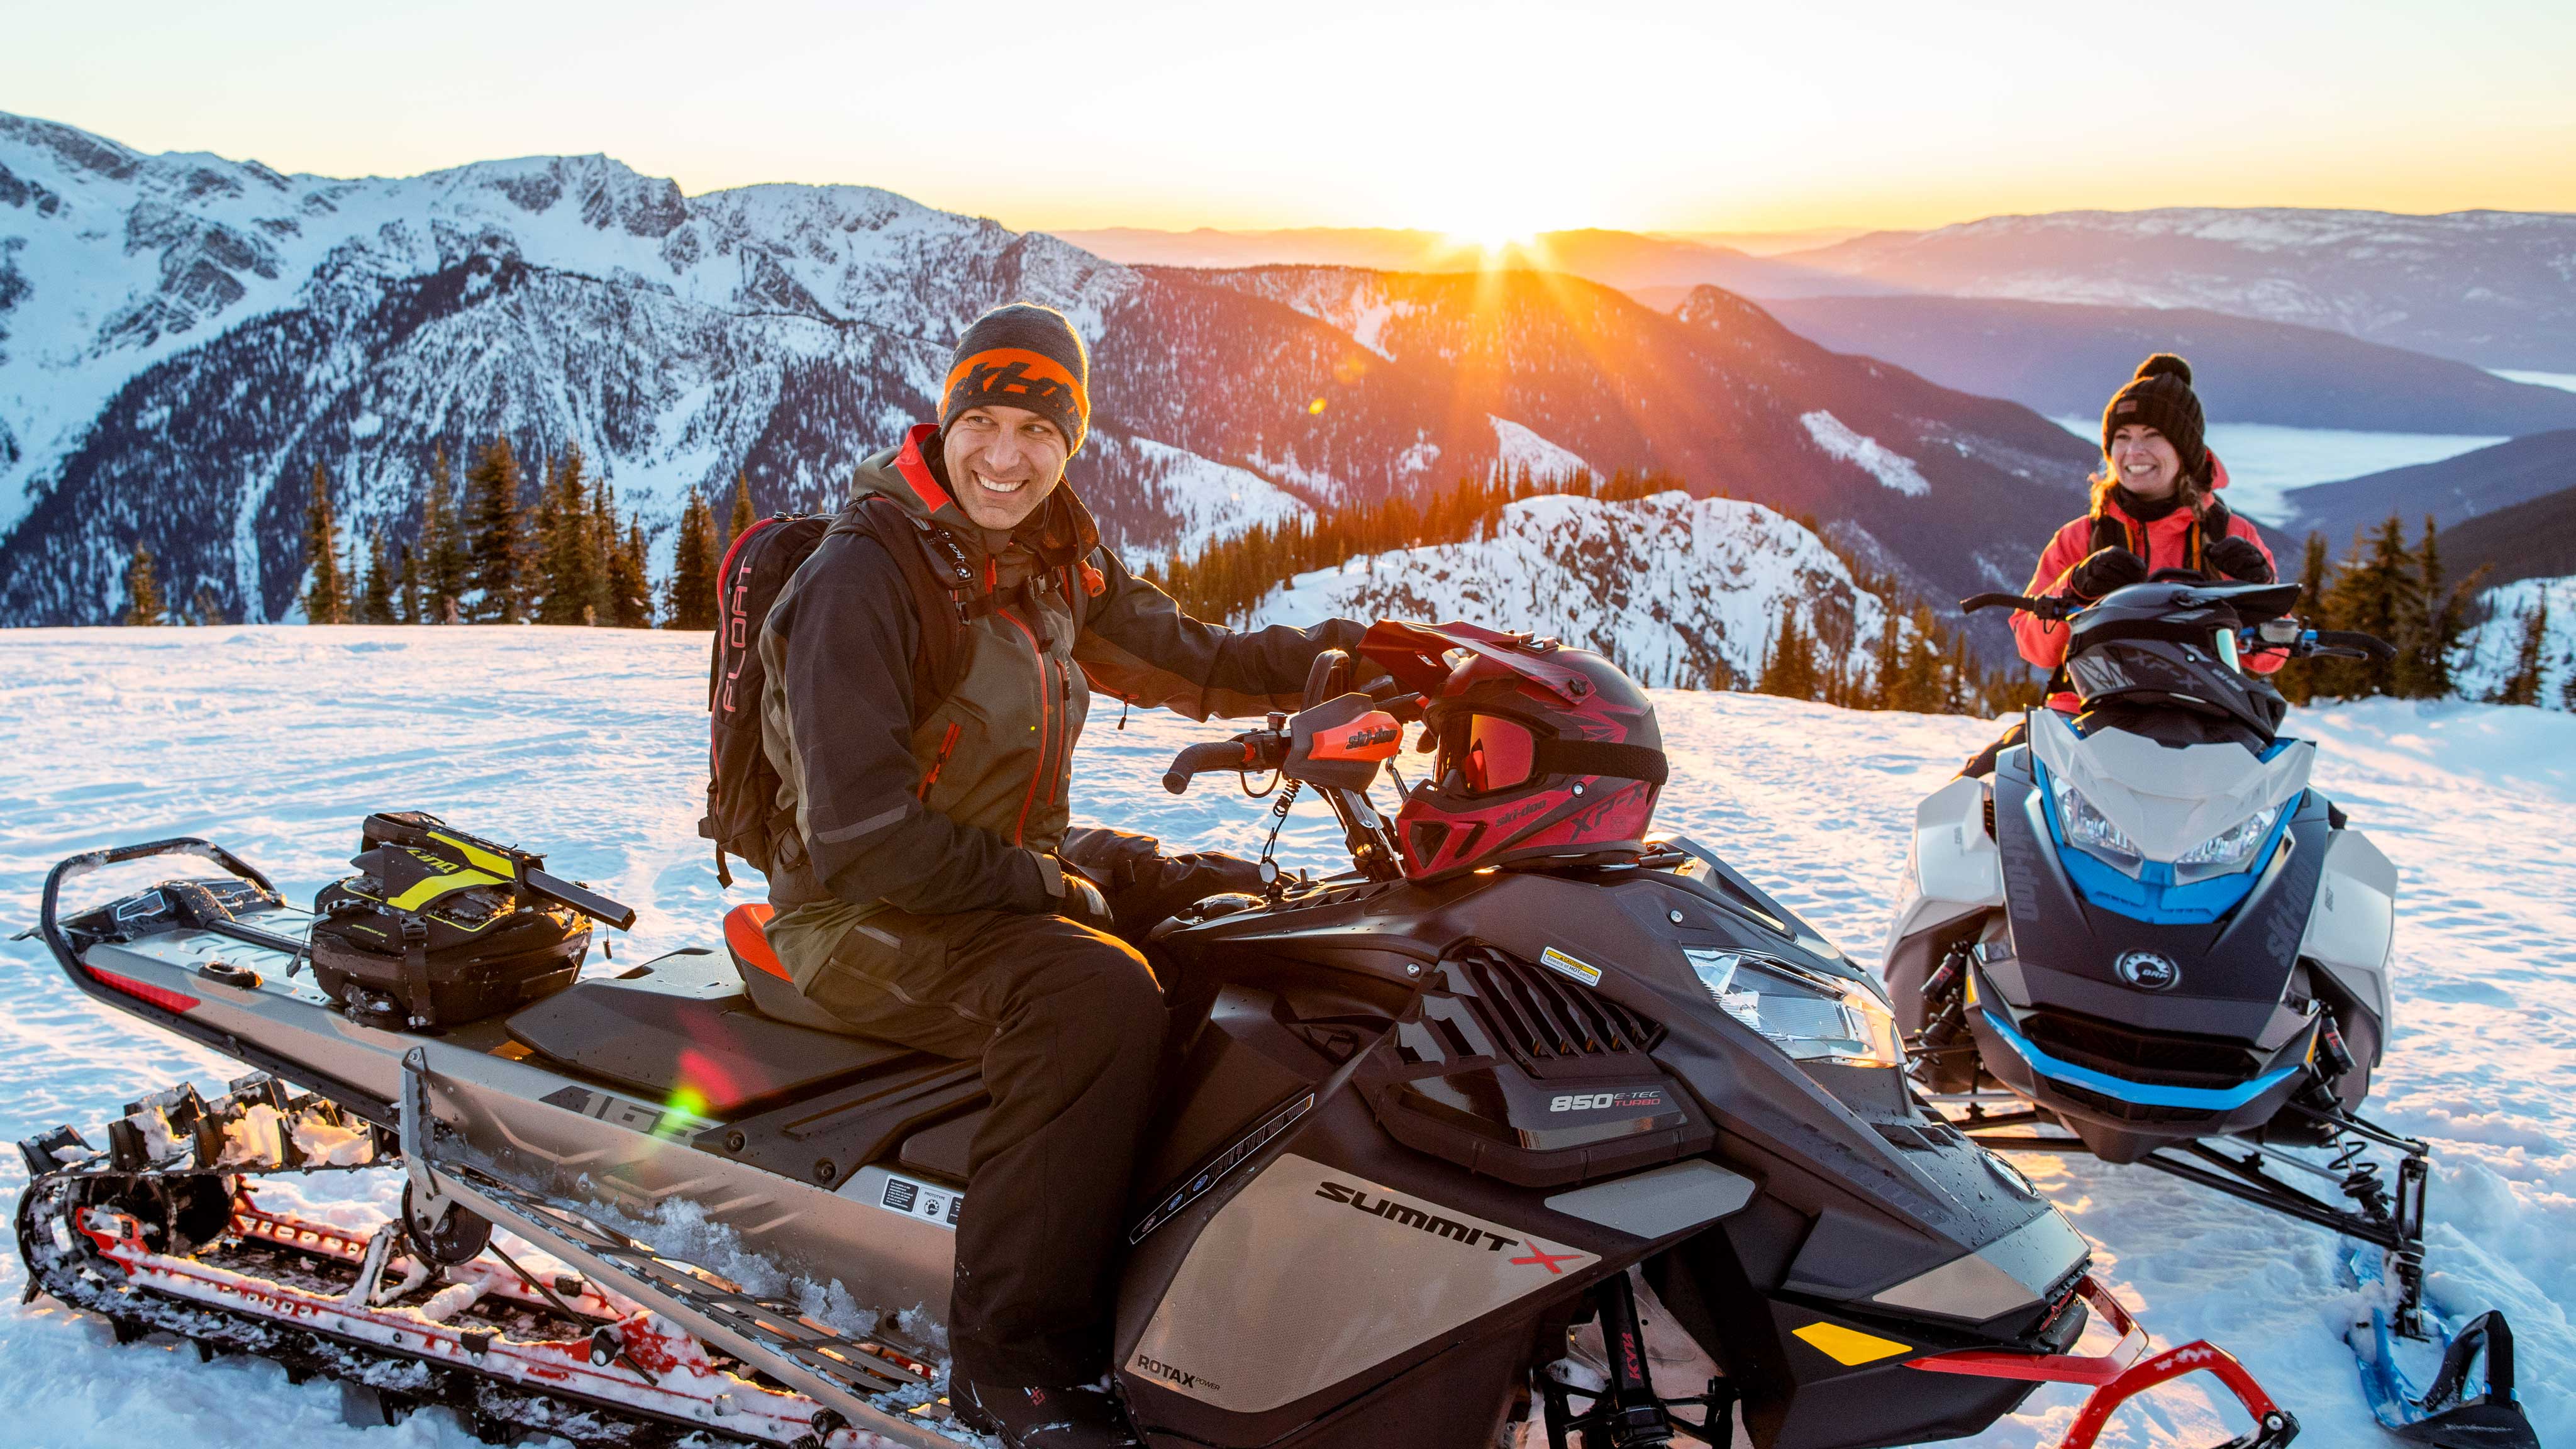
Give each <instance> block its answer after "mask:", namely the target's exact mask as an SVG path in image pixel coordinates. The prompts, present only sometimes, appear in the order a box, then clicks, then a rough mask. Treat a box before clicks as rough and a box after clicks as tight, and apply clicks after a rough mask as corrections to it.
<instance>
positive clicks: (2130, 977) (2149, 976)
mask: <svg viewBox="0 0 2576 1449" xmlns="http://www.w3.org/2000/svg"><path fill="white" fill-rule="evenodd" d="M2111 969H2112V970H2113V971H2115V972H2117V973H2118V974H2119V977H2120V979H2121V980H2123V981H2126V982H2128V983H2129V984H2130V985H2131V986H2134V987H2136V988H2138V989H2139V990H2140V991H2170V990H2172V989H2173V985H2174V983H2175V982H2177V981H2180V980H2182V968H2181V967H2179V966H2177V965H2175V964H2174V963H2173V958H2172V957H2170V956H2160V955H2158V954H2156V953H2155V952H2153V951H2131V952H2128V953H2126V954H2124V955H2122V956H2121V957H2120V959H2119V960H2117V961H2115V962H2113V963H2112V965H2111Z"/></svg>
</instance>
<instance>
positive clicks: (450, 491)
mask: <svg viewBox="0 0 2576 1449" xmlns="http://www.w3.org/2000/svg"><path fill="white" fill-rule="evenodd" d="M417 552H418V553H419V555H420V576H421V577H420V587H421V593H422V595H423V611H421V612H415V613H414V614H413V616H412V621H413V622H414V623H422V624H435V623H444V622H446V620H447V615H448V611H449V606H450V605H452V604H462V603H463V602H464V599H465V591H466V590H467V589H468V588H470V587H472V586H473V575H472V573H471V571H470V561H469V559H468V558H467V555H466V530H465V524H464V519H463V518H462V517H461V516H460V510H459V508H458V499H457V497H456V489H455V486H454V484H453V483H452V482H451V480H450V479H449V477H448V471H447V448H446V446H445V445H444V444H441V445H440V446H439V448H438V450H437V451H436V452H434V453H432V454H431V455H430V463H429V496H428V497H427V498H425V499H423V500H421V508H420V545H419V548H418V550H417Z"/></svg>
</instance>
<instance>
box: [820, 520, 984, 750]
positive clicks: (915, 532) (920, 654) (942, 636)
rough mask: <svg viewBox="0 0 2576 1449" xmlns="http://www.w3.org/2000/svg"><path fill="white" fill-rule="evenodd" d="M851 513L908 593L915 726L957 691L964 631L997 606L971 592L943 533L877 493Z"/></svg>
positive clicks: (971, 582)
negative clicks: (914, 641)
mask: <svg viewBox="0 0 2576 1449" xmlns="http://www.w3.org/2000/svg"><path fill="white" fill-rule="evenodd" d="M850 512H851V516H852V519H853V526H854V528H855V529H856V530H857V531H859V532H862V533H865V534H867V535H868V536H869V537H870V538H873V539H875V540H876V541H877V543H878V544H879V545H880V546H881V547H883V548H884V549H885V551H886V552H887V553H888V554H889V555H891V556H892V557H893V559H894V562H895V567H896V568H897V569H898V570H900V571H901V572H902V574H903V581H904V583H905V585H906V586H907V587H909V588H910V589H911V591H912V602H913V613H914V615H915V617H917V618H918V619H919V620H920V621H921V647H920V649H919V650H918V651H917V652H916V653H915V654H914V656H913V660H912V686H913V687H912V722H913V724H914V726H915V727H918V726H919V725H920V724H921V722H922V721H923V720H926V719H928V718H930V716H931V715H932V714H933V713H934V712H936V711H937V710H938V708H939V706H940V705H941V704H943V703H945V702H946V701H947V699H948V696H950V695H951V694H954V693H956V692H957V686H958V684H959V682H960V681H961V680H962V679H963V678H964V676H965V672H966V643H967V640H966V626H967V625H968V623H969V622H971V621H972V620H974V619H978V618H981V617H982V616H983V615H985V614H988V613H991V612H992V611H993V610H994V609H995V608H996V607H998V606H999V603H998V600H996V599H995V598H994V596H993V595H992V593H991V592H990V591H979V590H977V589H976V588H975V583H976V575H975V570H974V568H973V566H972V565H970V564H969V563H968V562H967V560H966V551H965V550H964V549H963V548H961V547H959V545H958V543H957V540H956V539H954V538H951V537H949V535H948V533H947V531H946V530H944V529H941V528H939V527H938V526H937V525H935V524H932V523H929V522H927V521H925V520H922V519H919V518H915V517H913V516H912V515H911V514H909V513H906V512H905V511H904V510H903V506H902V505H901V504H899V503H896V502H895V501H894V500H893V499H891V498H887V497H884V496H882V495H877V494H871V495H869V496H868V497H866V498H863V499H861V500H859V502H858V504H857V505H856V506H855V507H853V508H852V509H851V510H850ZM934 560H936V561H935V562H934Z"/></svg>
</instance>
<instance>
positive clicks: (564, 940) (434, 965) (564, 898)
mask: <svg viewBox="0 0 2576 1449" xmlns="http://www.w3.org/2000/svg"><path fill="white" fill-rule="evenodd" d="M544 860H545V857H543V856H541V855H535V854H532V853H530V852H527V851H524V850H519V849H517V848H515V847H512V846H506V845H500V844H497V843H495V842H493V841H490V840H485V839H483V838H482V837H480V836H474V835H468V834H466V833H465V832H463V831H461V830H456V829H452V828H450V827H449V826H448V824H447V823H446V822H445V821H443V820H440V819H439V818H438V817H437V816H435V815H428V814H423V813H421V812H418V811H396V812H383V813H378V814H374V815H370V816H368V817H367V819H366V823H365V825H364V826H363V827H361V829H360V833H359V847H358V854H357V855H355V856H353V857H352V858H351V859H350V862H349V863H350V864H351V865H354V866H356V867H357V868H358V873H357V874H356V875H353V876H349V877H347V878H345V879H342V880H339V881H335V882H333V883H332V884H330V885H327V886H324V887H323V888H322V890H321V893H320V894H319V895H317V896H315V897H314V901H313V913H314V914H315V915H316V916H317V917H319V918H320V919H318V920H316V921H315V922H314V924H313V974H314V977H315V979H316V980H318V981H319V982H320V983H321V985H322V989H323V990H325V991H328V992H330V993H331V994H332V995H333V996H334V997H336V998H338V999H339V1000H340V1001H341V1003H342V1004H343V1005H345V1006H346V1007H347V1008H348V1009H349V1011H350V1012H351V1013H352V1014H353V1015H355V1016H357V1017H358V1018H359V1019H361V1020H364V1021H367V1022H369V1023H370V1024H372V1025H385V1026H391V1027H392V1028H394V1029H396V1030H402V1029H420V1028H432V1027H441V1026H452V1025H455V1024H457V1023H460V1022H467V1021H475V1020H479V1019H481V1018H483V1017H487V1016H492V1015H496V1014H498V1013H500V1012H504V1011H508V1010H511V1009H512V1008H514V1007H517V1006H520V1005H522V1004H524V1003H526V1002H530V1001H535V1000H537V999H538V998H540V997H543V996H547V995H550V994H552V993H554V992H557V991H561V990H562V989H563V988H565V987H567V986H570V985H571V984H572V983H573V979H574V978H575V977H576V976H578V975H579V974H580V972H581V962H582V957H583V956H584V955H585V954H586V953H587V952H588V951H589V949H590V923H591V922H592V921H593V920H597V921H601V922H604V923H606V924H608V925H612V926H615V927H617V928H619V929H621V930H623V929H625V928H626V927H628V926H631V925H633V924H634V922H635V913H634V911H632V910H630V909H628V908H627V907H625V906H622V905H619V904H618V903H617V902H615V901H612V900H610V899H608V898H607V897H605V896H602V895H598V894H595V893H593V892H592V891H590V890H588V889H585V888H584V887H582V886H580V885H578V884H576V883H574V882H572V881H567V880H564V879H561V878H560V877H557V876H553V875H549V874H547V873H546V871H545V870H544V869H543V868H542V867H543V864H544Z"/></svg>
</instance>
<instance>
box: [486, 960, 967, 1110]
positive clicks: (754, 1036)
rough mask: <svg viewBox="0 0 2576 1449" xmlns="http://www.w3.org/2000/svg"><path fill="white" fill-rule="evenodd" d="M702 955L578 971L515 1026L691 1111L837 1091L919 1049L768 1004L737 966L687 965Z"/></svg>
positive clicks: (548, 1051) (545, 1045)
mask: <svg viewBox="0 0 2576 1449" xmlns="http://www.w3.org/2000/svg"><path fill="white" fill-rule="evenodd" d="M692 959H696V960H703V959H705V958H703V957H697V958H688V957H683V958H679V961H678V962H675V961H673V960H671V958H665V959H664V961H662V962H659V963H656V964H655V965H654V966H653V967H652V968H650V969H649V970H648V971H647V972H645V973H642V974H630V975H627V976H610V977H594V978H592V979H590V980H587V981H582V982H579V983H577V984H575V985H574V986H572V987H570V988H568V989H566V990H563V991H560V992H557V993H556V994H555V995H553V996H549V997H547V998H546V999H544V1000H543V1001H539V1002H537V1003H535V1004H533V1005H531V1006H528V1007H526V1008H524V1009H522V1010H521V1011H519V1012H518V1013H517V1014H515V1015H513V1016H512V1017H511V1018H510V1020H509V1032H510V1035H511V1037H512V1038H514V1039H515V1040H517V1041H518V1042H519V1043H520V1044H521V1045H524V1046H526V1047H529V1048H531V1049H533V1050H535V1051H538V1052H541V1053H543V1054H544V1055H546V1056H547V1057H550V1058H552V1059H553V1060H555V1061H557V1062H561V1063H562V1064H564V1065H565V1066H568V1067H571V1068H573V1069H574V1070H575V1071H577V1072H580V1073H581V1074H582V1075H584V1076H587V1077H591V1078H594V1079H597V1080H599V1081H601V1082H605V1083H608V1084H610V1085H613V1086H618V1087H622V1088H625V1089H626V1090H629V1091H632V1092H637V1093H640V1094H642V1095H644V1096H646V1097H648V1098H650V1099H651V1100H654V1101H659V1102H671V1101H679V1100H682V1099H683V1098H684V1097H685V1098H688V1099H693V1100H692V1102H691V1107H692V1110H694V1111H697V1112H699V1113H700V1114H702V1115H706V1116H711V1117H717V1118H730V1117H736V1116H740V1115H744V1114H745V1113H747V1112H756V1111H760V1110H763V1109H764V1108H766V1107H768V1106H770V1105H772V1104H776V1103H780V1102H786V1101H793V1100H797V1099H801V1098H804V1097H807V1096H811V1095H813V1094H815V1093H819V1092H824V1091H829V1090H831V1089H833V1088H835V1087H838V1086H840V1085H842V1084H844V1083H847V1082H851V1081H854V1080H856V1079H858V1078H861V1077H864V1076H869V1075H871V1074H874V1073H878V1072H881V1071H883V1070H885V1069H887V1068H889V1067H892V1066H894V1065H895V1064H897V1063H899V1062H901V1061H902V1060H904V1059H905V1058H908V1057H913V1056H915V1055H916V1054H915V1053H913V1052H912V1051H910V1050H909V1049H907V1048H905V1047H900V1046H897V1045H895V1044H894V1043H892V1042H885V1041H877V1040H875V1039H873V1038H869V1037H863V1036H852V1035H849V1034H847V1033H846V1032H830V1031H817V1030H814V1029H813V1028H810V1027H804V1026H798V1025H795V1024H792V1023H790V1022H785V1021H780V1020H777V1019H776V1018H774V1017H771V1016H768V1015H765V1014H763V1013H762V1012H760V1011H758V1010H756V1009H754V1007H753V1004H752V1002H751V1001H750V999H749V998H748V997H747V996H745V994H744V993H743V990H742V983H741V982H740V981H739V980H738V979H736V978H735V975H734V972H733V971H732V970H729V969H727V968H726V967H724V966H723V965H720V964H716V963H713V962H710V963H709V965H708V968H706V969H701V970H699V971H695V972H692V971H691V970H689V969H688V967H687V966H685V965H682V964H679V962H685V961H688V960H692ZM788 990H789V994H790V995H791V996H793V995H794V988H793V987H792V986H791V987H789V988H788Z"/></svg>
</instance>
